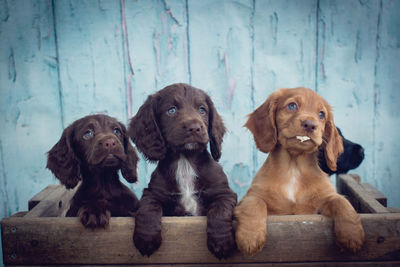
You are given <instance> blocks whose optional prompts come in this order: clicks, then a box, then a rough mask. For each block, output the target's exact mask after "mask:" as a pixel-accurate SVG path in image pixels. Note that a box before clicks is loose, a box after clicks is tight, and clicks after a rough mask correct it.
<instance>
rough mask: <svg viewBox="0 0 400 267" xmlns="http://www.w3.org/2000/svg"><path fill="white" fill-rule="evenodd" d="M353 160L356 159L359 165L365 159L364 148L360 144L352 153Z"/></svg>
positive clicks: (356, 145) (355, 146)
mask: <svg viewBox="0 0 400 267" xmlns="http://www.w3.org/2000/svg"><path fill="white" fill-rule="evenodd" d="M352 159H356V161H357V163H358V162H360V163H361V161H362V160H363V159H364V148H363V147H362V146H360V145H358V144H355V145H354V147H353V151H352Z"/></svg>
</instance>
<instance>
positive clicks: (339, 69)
mask: <svg viewBox="0 0 400 267" xmlns="http://www.w3.org/2000/svg"><path fill="white" fill-rule="evenodd" d="M378 13H379V2H378V1H370V2H367V3H363V2H356V1H336V2H335V1H320V2H319V12H318V62H317V73H316V74H317V77H318V79H317V85H318V88H317V90H318V92H319V93H320V94H321V95H322V96H323V97H325V98H326V99H327V100H328V102H329V103H330V104H331V106H333V111H334V119H335V124H336V126H338V127H340V128H341V130H342V132H343V134H344V135H345V136H346V137H347V138H348V139H350V140H353V141H354V142H357V143H360V144H362V145H363V146H364V147H365V148H366V150H365V160H364V162H363V164H362V165H361V167H360V168H359V169H358V170H356V171H355V172H357V173H359V174H360V176H361V177H363V180H365V181H373V180H374V179H375V177H374V176H373V175H371V174H372V173H373V170H374V168H375V166H374V160H373V153H374V151H373V149H372V148H373V146H374V139H373V121H374V119H373V118H374V109H373V106H374V101H375V93H374V81H375V79H376V77H375V65H376V58H377V51H376V38H377V25H378V15H379V14H378Z"/></svg>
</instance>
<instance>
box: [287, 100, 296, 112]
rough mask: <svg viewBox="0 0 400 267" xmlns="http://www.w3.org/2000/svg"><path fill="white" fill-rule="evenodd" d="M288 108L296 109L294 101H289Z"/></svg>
mask: <svg viewBox="0 0 400 267" xmlns="http://www.w3.org/2000/svg"><path fill="white" fill-rule="evenodd" d="M288 110H292V111H293V110H297V104H296V103H294V102H292V103H289V105H288Z"/></svg>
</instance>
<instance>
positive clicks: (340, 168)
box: [318, 127, 364, 175]
mask: <svg viewBox="0 0 400 267" xmlns="http://www.w3.org/2000/svg"><path fill="white" fill-rule="evenodd" d="M336 128H337V127H336ZM337 129H338V131H339V134H340V136H341V137H342V139H343V147H344V152H343V154H341V155H340V156H339V158H338V160H337V163H336V165H337V170H336V171H332V170H331V169H329V167H328V165H327V164H326V159H325V156H324V153H319V155H318V161H319V166H320V168H321V170H323V171H324V172H326V173H327V174H329V175H332V174H334V173H347V172H348V171H349V170H352V169H355V168H357V167H358V166H360V164H361V162H362V161H363V160H364V148H363V147H362V146H361V145H359V144H356V143H353V142H351V141H350V140H347V139H346V138H344V136H343V134H342V132H341V131H340V129H339V128H337Z"/></svg>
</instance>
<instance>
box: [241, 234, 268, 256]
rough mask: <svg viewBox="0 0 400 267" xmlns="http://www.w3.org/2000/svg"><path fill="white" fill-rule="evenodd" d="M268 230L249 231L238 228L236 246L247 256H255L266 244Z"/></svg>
mask: <svg viewBox="0 0 400 267" xmlns="http://www.w3.org/2000/svg"><path fill="white" fill-rule="evenodd" d="M266 232H267V231H266V229H251V230H247V229H244V228H243V227H238V228H237V230H236V244H237V246H238V248H239V250H240V251H241V252H242V253H243V254H244V255H245V256H254V255H255V254H257V253H258V252H260V251H261V250H262V249H263V247H264V245H265V242H266Z"/></svg>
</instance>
